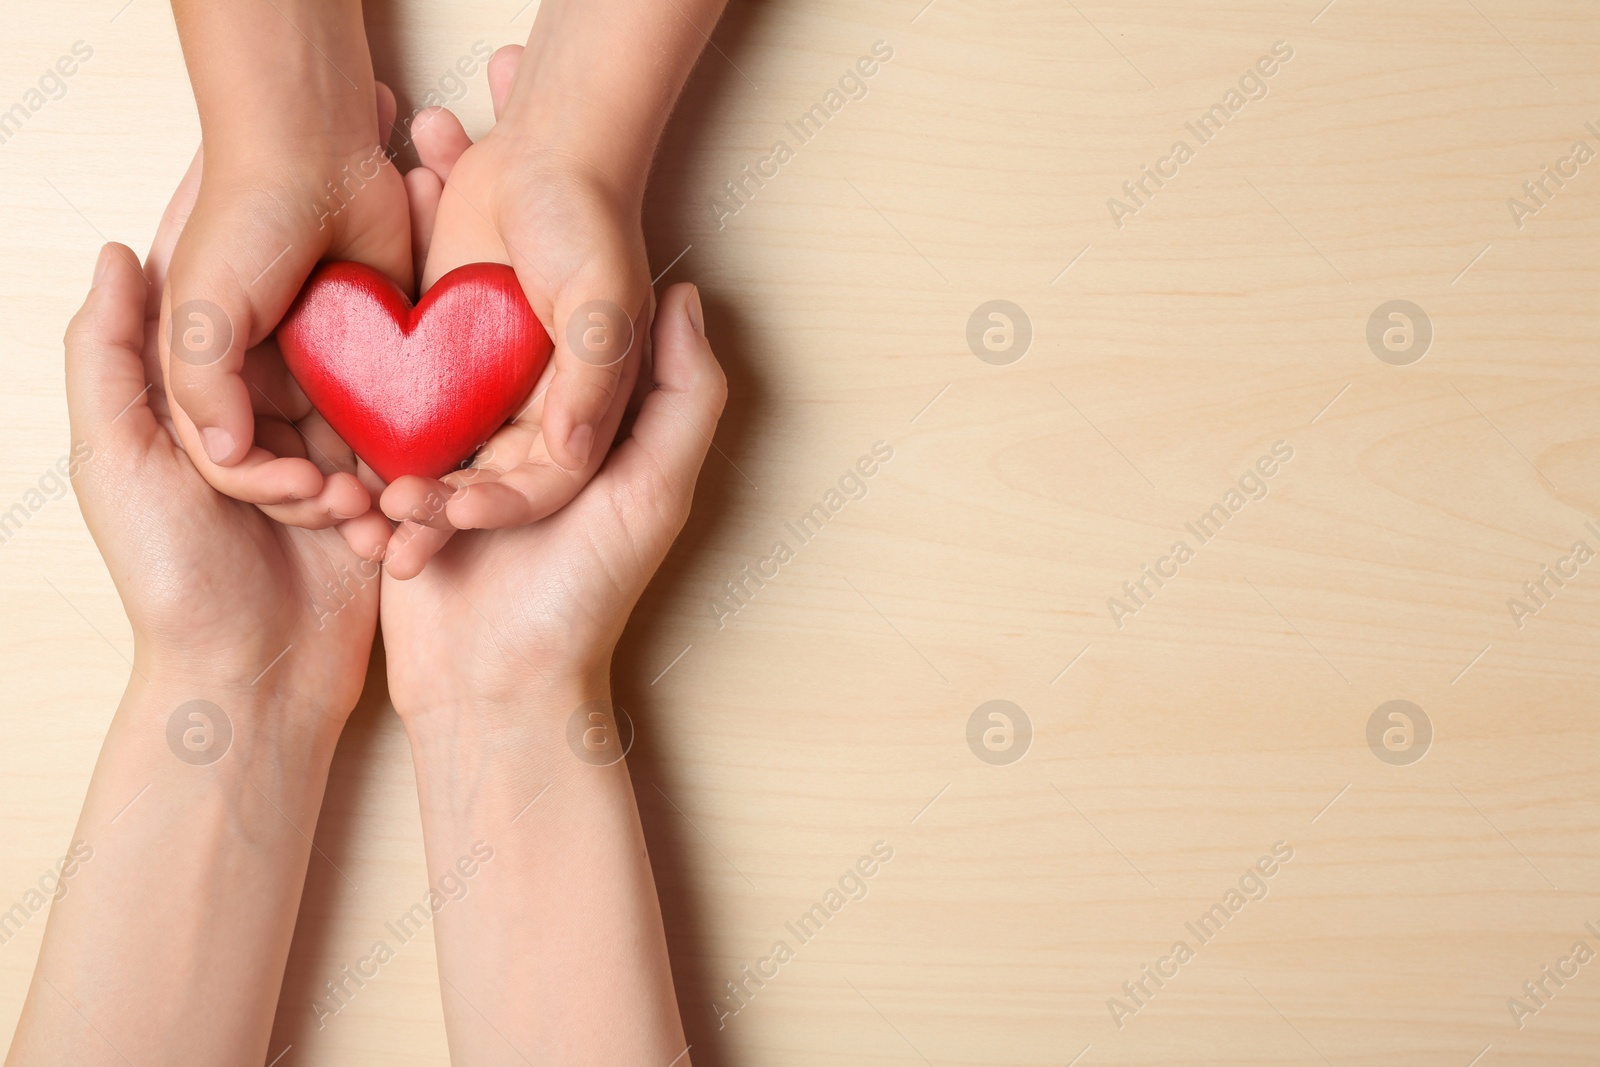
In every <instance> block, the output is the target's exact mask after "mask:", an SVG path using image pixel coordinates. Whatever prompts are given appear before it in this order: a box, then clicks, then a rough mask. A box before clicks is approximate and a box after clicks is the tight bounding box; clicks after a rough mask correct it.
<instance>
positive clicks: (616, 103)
mask: <svg viewBox="0 0 1600 1067" xmlns="http://www.w3.org/2000/svg"><path fill="white" fill-rule="evenodd" d="M726 3H727V0H669V2H666V3H663V2H661V0H543V2H542V3H541V4H540V5H539V14H538V17H537V18H536V19H535V20H534V24H533V32H532V33H531V34H530V35H529V37H528V46H527V52H526V53H525V54H524V55H523V59H522V63H521V65H520V66H519V68H518V71H517V79H516V83H515V85H514V86H513V87H512V90H511V98H510V100H509V102H508V103H507V106H506V112H505V115H504V117H503V118H502V120H501V124H502V125H503V126H505V127H506V128H507V129H508V130H510V131H513V132H514V133H515V134H516V135H517V136H521V137H524V138H526V139H528V140H529V141H531V142H532V143H533V144H536V145H538V146H541V147H546V148H552V149H555V150H558V151H561V152H566V153H569V154H571V155H572V156H574V157H576V158H578V159H581V160H583V161H584V162H585V163H587V164H589V165H590V166H591V167H593V168H594V169H595V170H597V171H598V172H600V173H601V174H602V175H603V176H604V177H605V178H606V179H607V180H608V181H611V182H613V183H615V184H617V185H618V186H619V187H620V188H621V189H622V190H623V191H624V192H627V193H630V194H633V195H635V196H636V197H637V196H642V195H643V190H644V183H645V179H646V178H647V177H648V176H649V171H650V159H651V157H652V156H653V155H654V154H655V148H656V142H657V141H658V140H659V139H660V137H661V131H662V129H663V128H664V127H665V126H666V123H667V117H668V116H669V115H670V114H671V112H672V107H673V104H674V103H675V102H676V101H677V99H678V93H679V92H680V91H682V89H683V84H684V82H685V81H686V80H687V79H688V77H689V72H690V71H691V70H693V69H694V65H695V61H696V60H697V59H698V58H699V56H700V52H701V50H702V49H703V48H705V46H706V43H707V41H708V40H709V38H710V36H711V32H712V30H713V29H715V27H716V24H717V19H718V18H720V17H721V15H722V9H723V7H724V6H725V5H726Z"/></svg>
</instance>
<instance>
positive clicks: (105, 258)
mask: <svg viewBox="0 0 1600 1067" xmlns="http://www.w3.org/2000/svg"><path fill="white" fill-rule="evenodd" d="M110 263H111V246H110V245H106V246H105V247H104V248H102V249H101V250H100V258H99V259H97V260H95V261H94V280H93V281H91V282H90V283H89V288H91V289H93V288H94V287H95V286H97V285H99V284H100V279H101V277H103V276H104V275H105V272H106V267H107V266H109V265H110Z"/></svg>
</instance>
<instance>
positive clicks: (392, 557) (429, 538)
mask: <svg viewBox="0 0 1600 1067" xmlns="http://www.w3.org/2000/svg"><path fill="white" fill-rule="evenodd" d="M453 536H455V531H453V530H435V529H433V528H431V527H428V526H421V525H418V524H417V523H414V522H403V523H401V524H400V527H399V528H398V529H397V530H395V532H394V534H393V535H392V536H391V537H390V538H389V544H388V546H387V547H386V548H385V549H384V555H383V569H384V570H385V571H387V572H388V574H389V576H390V577H391V578H398V579H400V580H401V581H406V580H408V579H410V578H415V577H416V576H417V575H419V574H421V573H422V568H423V566H424V565H425V564H426V563H427V562H428V560H430V559H432V558H433V557H434V555H435V553H437V552H438V551H439V550H440V549H441V548H443V547H444V546H445V543H446V542H448V541H449V540H450V538H451V537H453Z"/></svg>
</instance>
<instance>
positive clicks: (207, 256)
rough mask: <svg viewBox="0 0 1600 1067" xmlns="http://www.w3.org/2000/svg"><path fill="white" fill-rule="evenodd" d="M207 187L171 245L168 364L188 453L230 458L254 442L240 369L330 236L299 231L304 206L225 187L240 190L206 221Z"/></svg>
mask: <svg viewBox="0 0 1600 1067" xmlns="http://www.w3.org/2000/svg"><path fill="white" fill-rule="evenodd" d="M208 191H209V190H208V189H206V188H202V189H201V191H200V198H199V201H198V202H197V204H196V210H195V214H194V215H192V216H191V217H190V219H189V221H188V223H187V224H186V225H185V226H184V228H183V232H182V233H181V235H180V236H179V237H178V241H177V245H176V247H175V248H174V250H173V254H172V264H171V269H170V272H169V274H168V279H167V286H166V294H165V297H164V302H163V305H162V315H161V320H162V328H161V333H160V335H159V339H160V344H161V355H162V360H161V365H162V369H163V371H165V373H166V378H167V389H168V391H169V392H170V393H171V394H172V399H173V401H174V402H175V403H176V405H177V406H178V407H179V408H182V409H183V411H184V413H185V414H187V415H188V416H189V420H190V421H191V422H192V424H193V426H194V428H195V431H196V432H195V434H194V437H193V439H192V440H189V439H185V441H184V444H185V446H186V447H187V448H189V450H190V454H191V455H195V454H196V453H197V452H198V453H201V454H203V455H204V456H207V457H209V458H210V460H211V462H212V463H213V464H217V465H221V466H232V465H234V464H237V463H239V462H240V461H241V459H243V457H245V456H246V455H248V453H249V450H250V445H251V425H250V397H249V391H248V389H247V388H246V387H245V384H244V382H243V380H242V379H241V378H240V375H239V371H240V368H241V367H242V366H243V365H244V354H245V351H246V350H247V349H248V348H249V347H250V345H251V344H253V343H255V342H257V341H259V340H260V339H261V338H263V337H265V336H266V334H267V332H268V331H269V330H270V329H271V328H272V327H273V326H275V325H276V324H277V322H278V320H279V319H281V318H282V317H283V313H284V311H286V310H287V309H288V307H289V304H290V302H291V301H292V300H293V299H294V297H295V294H296V293H297V292H298V291H299V288H300V285H301V283H302V282H303V281H304V280H305V277H306V275H308V274H309V273H310V272H311V268H312V267H313V266H314V265H315V264H316V261H317V260H318V258H320V256H321V255H322V252H323V251H324V250H325V249H326V247H327V239H326V237H323V236H320V234H321V233H323V232H325V231H312V233H310V234H307V233H302V232H301V231H302V230H304V229H306V226H305V224H304V223H305V219H303V218H297V217H292V216H291V214H290V213H291V212H293V211H295V210H297V209H299V208H300V207H301V205H287V204H283V205H279V204H277V203H276V202H275V201H273V199H272V198H270V197H259V196H243V197H241V196H238V195H237V194H235V193H230V192H226V191H225V192H224V193H223V194H222V195H224V196H231V197H232V199H229V200H227V201H226V202H224V203H221V204H212V205H210V210H209V211H208V212H207V213H206V214H205V216H204V218H203V220H202V218H201V217H200V211H201V210H202V209H204V208H206V207H207V206H208V205H207V204H206V196H207V193H208ZM202 473H206V474H207V480H212V479H211V478H210V473H209V472H208V471H204V470H203V471H202ZM212 481H213V484H216V483H215V481H214V480H212Z"/></svg>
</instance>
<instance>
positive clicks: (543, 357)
mask: <svg viewBox="0 0 1600 1067" xmlns="http://www.w3.org/2000/svg"><path fill="white" fill-rule="evenodd" d="M278 347H279V348H280V349H281V350H282V352H283V359H284V362H285V363H286V364H287V365H288V367H289V372H290V373H291V374H293V375H294V378H295V381H297V382H299V383H300V388H301V389H303V390H305V394H306V396H307V397H309V398H310V400H311V403H312V404H313V405H315V407H316V409H317V410H318V411H319V412H321V413H322V417H323V418H325V419H327V420H328V425H329V426H332V427H333V429H334V432H336V433H337V434H338V435H339V436H340V437H342V438H344V440H345V443H347V444H348V445H350V447H351V448H353V449H354V450H355V453H356V455H358V456H360V457H361V458H362V459H364V460H366V462H367V465H368V466H369V467H371V468H372V469H373V470H374V471H376V472H377V473H378V476H379V477H381V478H382V479H383V480H384V481H386V482H392V481H394V480H395V479H396V478H398V477H400V476H401V475H402V474H421V475H425V476H427V477H430V478H437V477H440V476H441V475H444V474H447V473H448V472H450V471H452V470H454V469H455V468H456V467H458V466H459V465H460V463H461V461H462V460H464V459H466V458H468V457H469V456H471V455H472V454H473V453H474V452H475V451H477V449H478V447H479V446H480V445H482V444H483V443H484V441H486V440H488V438H489V435H490V434H492V433H494V431H495V430H497V429H499V428H500V426H501V425H502V424H503V423H504V422H505V421H506V420H507V419H508V418H510V417H511V416H512V415H514V414H516V412H517V409H518V408H519V407H520V406H521V405H522V402H523V401H524V400H526V399H527V397H528V393H529V392H530V391H531V390H532V389H533V384H534V382H536V381H538V380H539V375H540V374H542V373H543V372H544V367H545V364H546V363H548V362H549V360H550V350H551V348H552V345H551V342H550V335H549V334H547V333H545V330H544V326H543V325H541V324H540V322H539V319H538V318H537V317H536V316H535V315H534V313H533V309H532V308H530V307H529V306H528V301H527V299H526V298H525V297H524V296H523V295H522V286H521V285H520V284H518V282H517V275H516V272H515V271H513V270H512V269H511V268H510V267H507V266H505V265H503V264H500V263H469V264H467V265H466V266H464V267H457V268H456V269H455V270H453V271H451V272H450V273H448V274H446V275H445V276H444V277H442V278H440V279H439V280H438V281H437V282H435V283H434V285H433V288H431V289H429V290H428V291H427V293H426V294H424V295H423V297H422V299H421V300H420V301H418V302H417V305H416V307H412V306H411V301H410V300H408V299H407V298H406V294H405V293H404V292H402V291H401V289H400V287H399V286H398V285H396V284H395V283H394V282H392V281H390V280H389V279H388V278H387V277H386V276H385V275H383V274H382V273H380V272H379V271H376V270H374V269H373V268H371V267H368V266H365V265H363V264H360V263H346V262H334V263H325V264H323V265H322V266H320V267H318V268H317V269H316V271H315V272H313V273H312V275H311V277H310V279H309V280H307V282H306V284H305V288H303V289H301V290H300V295H299V296H298V297H296V298H295V302H294V304H293V306H291V307H290V308H289V313H288V314H287V315H285V316H284V317H283V322H282V323H280V324H279V326H278Z"/></svg>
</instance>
